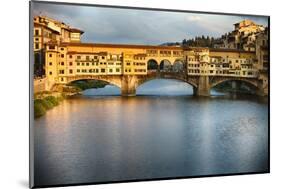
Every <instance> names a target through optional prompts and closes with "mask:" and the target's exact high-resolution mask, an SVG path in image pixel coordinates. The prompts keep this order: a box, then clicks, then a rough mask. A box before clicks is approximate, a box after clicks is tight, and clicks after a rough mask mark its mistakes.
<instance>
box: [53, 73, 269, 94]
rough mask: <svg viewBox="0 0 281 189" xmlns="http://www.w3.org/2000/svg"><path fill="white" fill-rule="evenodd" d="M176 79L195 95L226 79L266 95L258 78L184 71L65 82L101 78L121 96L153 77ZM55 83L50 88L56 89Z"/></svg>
mask: <svg viewBox="0 0 281 189" xmlns="http://www.w3.org/2000/svg"><path fill="white" fill-rule="evenodd" d="M161 78H162V79H176V80H181V81H183V82H186V83H188V84H190V85H191V86H192V87H193V94H194V95H196V96H209V95H210V90H211V88H213V87H215V86H216V85H219V84H221V83H223V82H226V81H241V82H245V83H247V84H249V85H251V86H252V87H253V88H254V89H255V92H256V94H257V95H260V96H264V95H267V90H266V89H267V87H266V86H264V85H263V82H262V80H259V79H258V78H247V77H236V76H208V75H188V74H186V72H172V71H168V72H167V71H159V70H158V71H149V72H148V74H147V75H80V76H74V77H71V76H69V77H67V84H68V83H71V82H74V81H79V80H101V81H106V82H108V83H110V84H112V85H115V86H117V87H119V88H120V89H121V94H122V96H135V95H136V89H137V88H138V87H139V86H140V85H142V84H143V83H145V82H147V81H150V80H153V79H161ZM58 86H62V85H61V84H57V85H54V86H53V89H52V90H57V89H58Z"/></svg>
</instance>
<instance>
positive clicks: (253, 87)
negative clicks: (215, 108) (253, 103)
mask: <svg viewBox="0 0 281 189" xmlns="http://www.w3.org/2000/svg"><path fill="white" fill-rule="evenodd" d="M237 81H238V82H240V83H238V86H239V85H240V84H241V83H244V84H246V86H247V88H248V90H249V92H250V91H251V93H252V92H254V93H257V92H258V91H259V85H258V82H257V81H255V80H252V79H248V78H221V79H217V80H216V81H214V82H211V83H210V89H212V88H214V87H216V86H218V85H221V84H223V83H226V82H237ZM231 85H232V87H234V88H236V87H237V83H231Z"/></svg>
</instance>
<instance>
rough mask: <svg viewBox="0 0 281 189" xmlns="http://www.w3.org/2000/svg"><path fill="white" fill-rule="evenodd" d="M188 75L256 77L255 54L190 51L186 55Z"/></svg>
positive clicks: (205, 50) (198, 49)
mask: <svg viewBox="0 0 281 189" xmlns="http://www.w3.org/2000/svg"><path fill="white" fill-rule="evenodd" d="M186 57H187V58H186V60H187V72H188V74H190V75H210V76H211V75H218V76H234V77H235V76H237V77H257V74H258V70H257V69H256V68H255V64H256V62H255V54H254V53H251V52H246V51H237V50H225V51H224V50H223V49H220V50H215V49H211V50H209V49H207V48H196V49H190V50H189V51H187V53H186Z"/></svg>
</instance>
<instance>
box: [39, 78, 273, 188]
mask: <svg viewBox="0 0 281 189" xmlns="http://www.w3.org/2000/svg"><path fill="white" fill-rule="evenodd" d="M118 94H120V91H119V89H118V88H116V87H114V86H110V85H108V86H106V87H105V88H103V89H90V90H86V91H84V94H83V95H81V96H76V97H72V98H70V99H67V100H65V101H63V102H62V103H61V104H60V105H59V106H57V107H55V108H53V109H52V110H50V111H48V112H47V114H46V115H44V116H43V117H40V118H38V119H36V120H35V184H36V185H38V186H39V185H40V186H42V185H56V184H71V183H91V182H106V181H119V180H132V179H149V178H168V177H182V176H198V175H211V174H229V173H245V172H264V171H268V167H267V165H268V164H267V162H268V104H267V101H266V100H265V99H258V98H257V97H254V96H248V97H233V96H225V95H223V94H220V93H216V92H212V97H210V98H197V97H193V96H192V88H191V87H190V86H189V85H188V84H185V83H183V82H179V81H175V80H153V81H150V82H148V83H146V84H144V85H142V86H140V87H139V88H138V90H137V94H138V96H137V97H129V98H126V97H120V96H118Z"/></svg>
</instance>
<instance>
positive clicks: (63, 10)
mask: <svg viewBox="0 0 281 189" xmlns="http://www.w3.org/2000/svg"><path fill="white" fill-rule="evenodd" d="M33 3H34V2H33ZM33 14H34V15H39V14H40V15H44V16H48V17H51V18H54V19H57V20H60V21H63V22H64V23H66V24H69V25H71V26H72V27H76V28H79V29H82V30H83V31H84V32H85V33H84V34H83V37H82V41H83V42H96V43H126V44H147V45H158V44H162V43H165V42H181V41H182V40H183V39H184V38H186V39H188V38H193V37H195V36H201V35H205V36H206V35H209V36H213V37H219V36H221V35H222V34H224V33H226V32H229V31H232V30H233V24H234V23H236V22H239V21H241V20H243V19H251V20H253V21H255V22H256V23H258V24H262V25H265V26H267V18H265V17H257V16H255V17H252V16H247V17H246V16H226V15H215V14H198V13H182V12H164V11H151V10H135V9H117V8H101V7H92V6H73V5H61V4H50V3H34V6H33Z"/></svg>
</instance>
